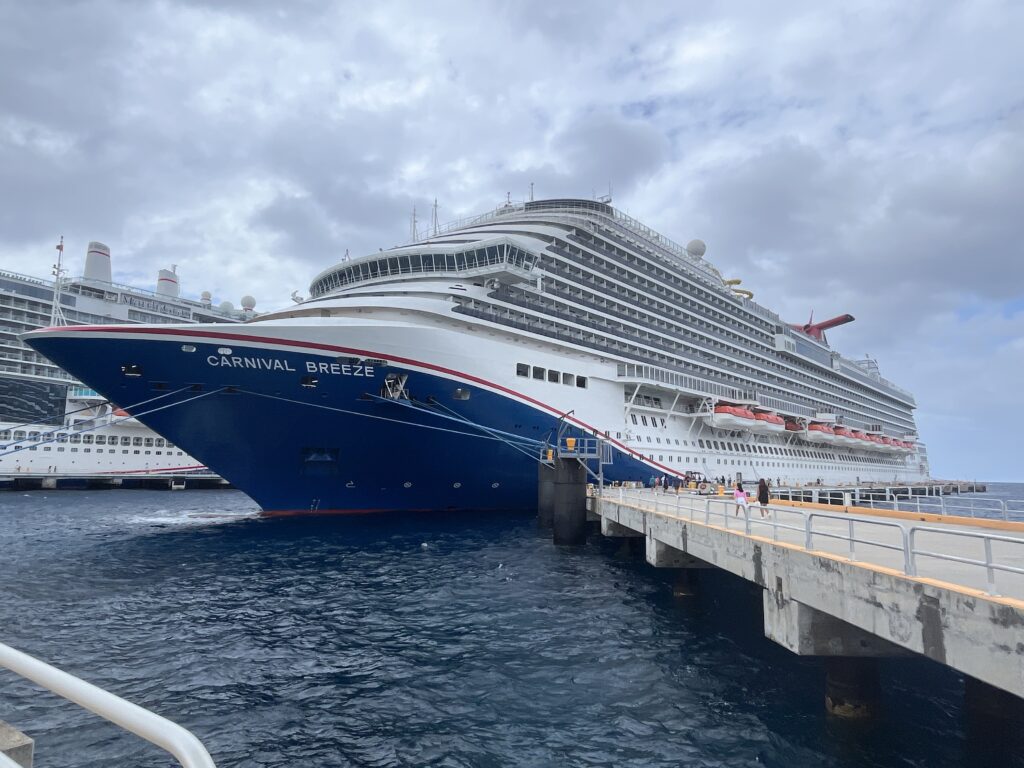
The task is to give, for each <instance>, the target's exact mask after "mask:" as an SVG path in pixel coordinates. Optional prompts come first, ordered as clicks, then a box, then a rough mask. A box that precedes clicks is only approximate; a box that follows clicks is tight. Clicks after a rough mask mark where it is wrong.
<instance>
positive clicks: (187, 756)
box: [0, 643, 216, 768]
mask: <svg viewBox="0 0 1024 768" xmlns="http://www.w3.org/2000/svg"><path fill="white" fill-rule="evenodd" d="M0 666H3V667H7V669H9V670H11V671H12V672H14V673H15V674H16V675H20V676H21V677H24V678H25V679H27V680H31V681H32V682H34V683H36V684H37V685H40V686H42V687H43V688H46V689H47V690H50V691H52V692H53V693H56V694H57V695H58V696H61V697H63V698H65V699H67V700H68V701H73V702H74V703H75V704H78V705H79V706H80V707H83V708H85V709H88V710H89V711H91V712H95V713H96V714H97V715H99V716H100V717H102V718H104V719H106V720H109V721H110V722H112V723H114V724H116V725H119V726H121V727H122V728H124V729H125V730H126V731H131V732H132V733H134V734H135V735H136V736H141V737H142V738H143V739H145V740H146V741H148V742H150V743H152V744H156V745H157V746H158V747H160V748H162V749H164V750H165V751H167V752H170V753H171V754H172V755H174V757H175V758H177V760H178V763H179V764H180V765H182V766H183V768H216V765H214V762H213V758H211V757H210V753H209V752H207V751H206V747H204V746H203V743H202V742H201V741H199V739H197V738H196V737H195V736H194V735H193V734H192V733H191V732H190V731H188V730H186V729H185V728H182V727H181V726H180V725H178V724H177V723H172V722H171V721H170V720H168V719H167V718H164V717H160V715H157V714H154V713H153V712H150V711H149V710H148V709H143V708H142V707H140V706H138V705H137V704H132V703H131V702H130V701H125V700H124V699H122V698H120V697H119V696H115V695H114V694H112V693H110V692H109V691H105V690H103V689H102V688H98V687H96V686H95V685H93V684H92V683H87V682H85V681H84V680H79V679H78V678H77V677H75V676H74V675H69V674H68V673H67V672H63V671H61V670H59V669H57V668H56V667H51V666H50V665H49V664H46V663H45V662H42V661H39V659H36V658H33V657H32V656H29V655H28V654H27V653H22V652H21V651H18V650H15V649H14V648H11V647H10V646H8V645H4V644H3V643H0ZM0 766H3V763H2V762H0Z"/></svg>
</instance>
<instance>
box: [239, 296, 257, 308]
mask: <svg viewBox="0 0 1024 768" xmlns="http://www.w3.org/2000/svg"><path fill="white" fill-rule="evenodd" d="M255 306H256V299H254V298H253V297H252V296H243V297H242V309H246V310H249V311H250V312H251V311H252V308H253V307H255Z"/></svg>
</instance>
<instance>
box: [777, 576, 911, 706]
mask: <svg viewBox="0 0 1024 768" xmlns="http://www.w3.org/2000/svg"><path fill="white" fill-rule="evenodd" d="M764 634H765V636H766V637H767V638H768V639H769V640H774V641H775V642H776V643H778V644H779V645H781V646H783V647H784V648H788V649H789V650H791V651H793V653H796V654H798V655H800V656H824V657H825V709H826V710H827V711H828V713H829V714H830V715H834V716H836V717H842V718H849V719H862V718H867V717H871V716H873V715H874V714H875V713H876V712H877V711H878V700H879V682H878V662H877V659H879V658H882V657H890V656H910V655H912V654H911V652H910V651H908V650H906V649H905V648H901V647H899V646H897V645H895V644H893V643H890V642H889V641H888V640H884V639H883V638H881V637H878V636H877V635H873V634H871V633H869V632H865V631H864V630H863V629H860V628H858V627H855V626H853V625H852V624H848V623H846V622H845V621H842V620H841V619H837V618H836V617H835V616H831V615H829V614H827V613H824V612H822V611H819V610H816V609H814V608H811V607H810V606H806V605H804V604H803V603H799V602H797V601H796V600H792V599H790V598H787V597H786V596H785V595H784V594H783V593H782V587H781V584H778V583H777V584H776V586H775V589H766V590H765V591H764Z"/></svg>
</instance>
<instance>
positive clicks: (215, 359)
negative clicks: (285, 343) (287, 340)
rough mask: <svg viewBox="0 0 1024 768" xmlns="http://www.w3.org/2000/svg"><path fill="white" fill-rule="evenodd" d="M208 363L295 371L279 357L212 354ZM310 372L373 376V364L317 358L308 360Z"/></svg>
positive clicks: (254, 368) (308, 370) (208, 358)
mask: <svg viewBox="0 0 1024 768" xmlns="http://www.w3.org/2000/svg"><path fill="white" fill-rule="evenodd" d="M206 362H207V364H208V365H212V366H214V367H216V368H250V369H253V370H257V371H294V370H295V368H293V367H292V365H291V363H290V362H289V361H288V360H282V359H281V358H278V357H238V356H231V357H229V356H227V355H210V356H209V357H207V358H206ZM306 371H307V372H308V373H318V374H322V375H331V376H365V377H367V378H373V366H372V365H349V364H347V363H322V362H318V361H315V360H307V361H306Z"/></svg>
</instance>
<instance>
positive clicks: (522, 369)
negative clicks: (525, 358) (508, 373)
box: [516, 363, 530, 376]
mask: <svg viewBox="0 0 1024 768" xmlns="http://www.w3.org/2000/svg"><path fill="white" fill-rule="evenodd" d="M529 375H530V366H528V365H527V364H526V363H516V376H529Z"/></svg>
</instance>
